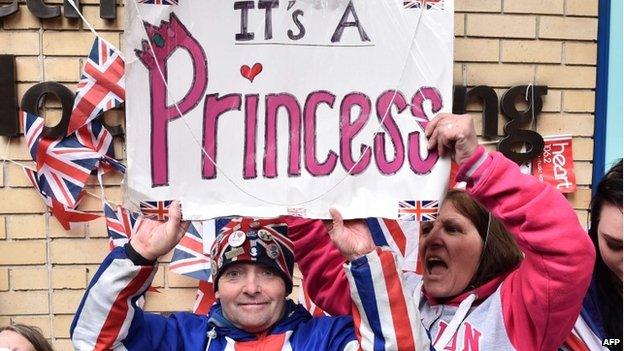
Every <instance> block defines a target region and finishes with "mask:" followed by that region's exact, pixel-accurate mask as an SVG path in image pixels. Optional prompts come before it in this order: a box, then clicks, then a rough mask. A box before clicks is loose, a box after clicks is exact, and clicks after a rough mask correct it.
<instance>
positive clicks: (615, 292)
mask: <svg viewBox="0 0 624 351" xmlns="http://www.w3.org/2000/svg"><path fill="white" fill-rule="evenodd" d="M604 205H611V206H615V207H617V208H619V209H620V211H621V210H622V160H621V159H620V161H619V162H618V163H617V164H615V166H613V167H612V168H611V169H610V170H609V171H608V172H607V174H605V176H604V177H603V178H602V180H601V181H600V183H598V188H597V189H596V193H595V194H594V197H593V198H592V201H591V205H590V210H591V215H590V227H589V236H590V237H591V240H592V241H593V242H594V247H595V248H596V252H600V248H599V246H598V224H599V223H600V214H601V212H602V208H603V206H604ZM594 284H596V286H595V287H596V293H597V297H598V304H599V307H600V314H601V316H602V323H603V327H604V331H605V333H606V335H605V337H606V338H608V339H612V338H617V339H620V340H622V282H621V281H620V279H619V278H618V277H617V276H616V275H615V273H613V272H612V271H611V270H610V269H609V267H607V265H606V264H605V263H604V261H603V260H602V257H601V255H596V264H595V266H594ZM618 348H619V349H620V350H621V349H622V345H621V344H620V345H619V346H618Z"/></svg>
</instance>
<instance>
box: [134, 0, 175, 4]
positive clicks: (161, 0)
mask: <svg viewBox="0 0 624 351" xmlns="http://www.w3.org/2000/svg"><path fill="white" fill-rule="evenodd" d="M138 3H139V4H151V5H177V4H178V0H139V1H138Z"/></svg>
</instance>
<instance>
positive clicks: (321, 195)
mask: <svg viewBox="0 0 624 351" xmlns="http://www.w3.org/2000/svg"><path fill="white" fill-rule="evenodd" d="M418 1H420V3H421V12H420V14H419V16H418V21H417V23H416V29H415V30H414V35H413V37H412V40H411V42H410V46H409V48H408V50H407V54H408V57H409V55H410V54H411V51H412V48H413V45H414V42H415V41H416V37H417V34H418V29H419V28H420V22H421V19H422V15H423V13H424V12H425V5H426V1H425V0H418ZM132 3H133V5H134V8H135V9H136V12H137V16H136V17H137V19H138V20H139V21H140V22H141V23H142V22H144V20H143V16H142V14H141V10H140V9H139V6H138V3H137V1H136V0H133V1H132ZM408 5H409V4H408ZM408 5H405V6H408ZM404 8H405V7H404ZM142 28H143V30H144V32H145V34H146V35H147V37H148V38H147V40H146V41H147V43H148V45H149V48H150V53H151V54H152V57H153V58H154V62H155V63H156V68H157V69H158V73H159V75H160V78H161V79H162V81H163V84H164V85H165V91H166V92H167V95H171V93H170V89H169V84H168V82H167V79H166V78H165V76H164V74H163V71H162V69H161V67H160V64H159V62H158V59H157V58H156V54H155V52H154V47H153V46H152V42H151V38H149V34H148V33H147V31H146V30H145V26H142ZM407 62H408V59H407V58H406V59H405V60H404V65H403V68H402V70H401V75H400V77H399V81H398V82H397V88H396V89H394V95H393V97H392V101H394V99H395V97H396V95H397V91H398V85H399V84H400V82H401V81H402V80H403V77H404V75H405V70H406V68H407ZM417 68H418V69H419V70H420V67H417ZM422 73H424V72H422V71H421V74H422ZM423 76H424V74H423ZM420 94H422V92H420ZM423 97H424V96H423ZM173 105H174V107H175V109H176V111H177V112H178V114H179V115H180V116H182V115H183V114H182V111H181V110H180V107H179V106H178V103H177V102H176V101H174V102H173ZM391 106H392V104H389V105H388V108H387V110H386V112H385V113H384V117H383V118H382V120H381V122H380V123H379V128H378V131H379V130H381V126H382V125H383V121H384V120H385V118H386V117H387V116H388V115H389V111H390V109H391ZM409 106H411V105H409ZM181 119H182V121H183V123H184V125H185V126H186V128H187V130H188V132H189V134H190V135H191V137H192V139H193V141H194V142H195V143H196V144H197V146H199V147H200V149H201V151H202V153H203V155H204V156H205V157H206V158H207V159H208V160H209V161H210V163H211V164H212V165H213V166H215V168H216V169H217V170H218V171H219V173H220V174H222V175H223V176H224V177H225V178H226V179H227V181H228V182H230V183H231V184H232V185H233V186H234V187H236V188H237V189H238V190H239V191H241V192H242V193H244V194H246V195H247V196H249V197H251V198H253V199H256V200H258V201H260V202H262V203H265V204H269V205H276V206H286V207H291V206H298V205H304V204H307V203H310V202H314V201H316V200H318V199H320V198H322V197H323V196H325V195H327V194H329V193H330V192H331V191H332V190H333V189H335V188H336V187H338V186H339V185H340V184H341V183H342V182H344V181H345V180H346V179H347V178H348V176H349V175H351V174H352V172H353V170H354V169H355V167H357V166H358V164H359V162H360V161H361V160H362V158H363V157H364V155H365V154H366V151H368V150H370V149H371V146H370V145H367V146H366V150H365V151H364V152H362V154H361V155H360V158H359V159H358V160H357V161H356V162H355V163H354V165H353V166H352V167H351V168H350V169H349V170H348V171H347V174H345V176H344V177H343V178H341V179H340V180H339V181H338V182H337V183H336V184H334V185H333V186H331V187H329V188H328V189H327V190H326V191H325V192H323V193H321V194H320V195H317V196H315V197H312V198H310V199H308V200H305V201H301V202H297V203H281V202H274V201H268V200H265V199H263V198H260V197H258V196H256V195H254V194H251V193H249V192H247V191H246V190H245V189H243V188H242V187H241V186H240V185H238V184H237V183H236V182H235V181H234V180H233V179H232V178H231V177H230V176H229V175H228V174H227V173H226V172H225V171H223V170H222V169H221V167H219V166H218V165H217V163H216V162H215V161H214V160H213V159H212V157H210V155H208V153H207V152H206V150H205V149H204V147H203V146H202V144H201V143H200V141H199V139H198V138H197V137H196V136H195V134H194V133H193V129H192V128H191V126H190V125H189V124H188V123H187V121H186V119H184V118H181ZM375 134H376V133H374V134H373V135H375Z"/></svg>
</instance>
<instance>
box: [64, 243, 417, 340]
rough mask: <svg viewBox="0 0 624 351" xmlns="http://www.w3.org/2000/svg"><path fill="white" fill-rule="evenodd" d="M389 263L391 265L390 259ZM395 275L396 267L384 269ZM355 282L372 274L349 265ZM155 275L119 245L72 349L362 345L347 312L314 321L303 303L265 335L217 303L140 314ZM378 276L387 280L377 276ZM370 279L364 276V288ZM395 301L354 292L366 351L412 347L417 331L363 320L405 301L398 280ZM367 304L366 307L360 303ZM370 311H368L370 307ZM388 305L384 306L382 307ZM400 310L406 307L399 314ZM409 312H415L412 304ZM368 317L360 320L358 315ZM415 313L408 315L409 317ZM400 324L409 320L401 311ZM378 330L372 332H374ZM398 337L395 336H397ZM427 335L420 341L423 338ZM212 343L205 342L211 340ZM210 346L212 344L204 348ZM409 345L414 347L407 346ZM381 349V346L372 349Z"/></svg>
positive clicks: (92, 290)
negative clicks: (237, 322)
mask: <svg viewBox="0 0 624 351" xmlns="http://www.w3.org/2000/svg"><path fill="white" fill-rule="evenodd" d="M390 263H392V264H393V262H391V261H390ZM387 271H388V272H389V273H390V274H394V275H396V269H394V270H390V269H388V270H387ZM346 272H347V275H348V276H349V279H350V280H351V281H352V284H353V286H354V287H358V286H359V285H360V284H362V282H360V280H362V279H363V280H367V279H370V274H369V273H368V272H367V271H366V270H365V269H362V267H361V266H357V265H353V267H351V266H348V267H347V268H346ZM155 273H156V267H155V266H137V265H135V264H134V263H133V262H132V261H131V260H130V259H128V257H127V256H126V253H125V250H124V249H123V248H121V247H120V248H116V249H115V250H113V251H112V252H111V253H110V254H109V255H108V256H107V257H106V259H105V260H104V262H103V263H102V265H101V266H100V269H99V270H98V271H97V273H96V275H95V276H94V278H93V280H92V281H91V283H90V285H89V288H88V289H87V292H86V293H85V296H84V297H83V299H82V301H81V303H80V305H79V308H78V311H77V313H76V316H75V317H74V321H73V323H72V325H71V331H70V333H71V338H72V342H73V344H74V348H75V349H76V350H109V349H112V350H137V351H138V350H140V351H149V350H187V351H192V350H197V351H201V350H212V351H214V350H232V351H244V350H265V351H278V350H312V351H322V350H341V351H342V350H344V351H351V350H360V346H359V343H358V341H357V339H356V334H355V330H354V324H353V320H352V318H351V317H315V318H313V317H312V316H311V315H310V314H309V313H308V312H307V311H306V310H305V309H304V308H303V306H301V305H297V304H295V303H293V302H292V301H290V300H288V301H287V304H286V313H285V314H284V315H285V317H284V318H283V319H282V320H280V321H279V322H278V323H277V324H276V325H275V326H273V327H272V328H271V329H270V330H269V331H268V332H266V333H265V334H263V335H255V334H250V333H247V332H245V331H243V330H240V329H238V328H236V327H234V326H233V325H232V324H231V323H230V322H229V321H228V320H227V319H225V318H224V316H223V314H222V311H221V306H220V304H218V303H217V304H215V305H213V307H212V308H211V310H210V313H209V314H208V316H198V315H195V314H191V313H175V314H172V315H171V316H169V317H164V316H161V315H158V314H153V313H147V312H144V311H143V310H142V309H141V308H139V307H138V305H137V301H139V300H140V299H141V297H142V296H143V294H144V293H145V291H146V290H147V288H148V287H149V286H150V283H151V282H152V279H153V277H154V275H155ZM378 279H382V280H383V279H384V277H383V276H380V277H379V278H378ZM367 283H368V282H367V281H365V282H364V284H365V285H366V284H367ZM388 288H389V289H391V290H392V291H394V296H397V301H392V303H391V302H390V301H387V303H386V304H385V305H383V306H381V307H380V308H378V307H377V306H378V305H377V304H371V303H369V301H368V296H367V293H364V295H363V297H362V298H359V297H358V289H357V288H356V289H355V293H354V295H353V296H354V301H360V302H361V303H359V304H357V303H356V304H354V308H355V310H354V312H353V314H354V315H355V316H357V317H356V323H357V326H358V328H359V330H358V332H359V333H358V334H359V335H362V338H363V343H362V348H361V349H363V350H373V348H372V344H371V342H370V341H371V340H374V339H376V338H377V339H379V338H384V339H386V340H388V344H387V345H388V347H387V348H385V350H396V349H397V348H396V345H399V343H400V345H416V343H417V340H416V337H417V336H418V335H417V333H413V332H412V331H411V329H408V330H407V331H406V332H405V331H404V332H402V333H394V332H393V328H394V326H393V325H379V324H374V323H370V322H368V318H366V316H368V315H371V314H374V315H378V314H381V315H385V314H387V313H391V310H392V309H393V307H392V305H393V304H394V303H397V304H399V305H401V306H409V305H411V302H409V301H407V300H405V298H404V296H405V294H404V293H403V291H402V289H403V285H402V284H401V282H400V280H396V281H395V284H391V285H389V286H388ZM364 306H366V308H365V307H364ZM367 308H372V310H373V311H372V312H371V311H368V310H367ZM386 310H387V311H386ZM402 313H403V311H402ZM410 313H412V314H414V313H417V312H415V311H414V310H413V309H412V310H411V311H410ZM360 315H363V316H365V317H364V318H361V317H359V316H360ZM415 318H417V317H416V316H414V315H412V319H415ZM404 320H405V321H408V320H409V319H408V318H407V316H405V319H404ZM375 335H377V336H375ZM399 339H400V340H399ZM426 339H427V338H426V337H424V338H423V340H424V341H426ZM209 343H210V344H209ZM208 345H209V346H208ZM410 347H411V349H414V346H410ZM375 350H378V348H375Z"/></svg>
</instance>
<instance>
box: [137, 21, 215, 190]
mask: <svg viewBox="0 0 624 351" xmlns="http://www.w3.org/2000/svg"><path fill="white" fill-rule="evenodd" d="M143 24H144V26H145V30H146V31H147V36H148V38H149V40H150V41H151V47H150V44H149V43H148V42H147V41H143V50H142V51H137V56H138V57H139V59H140V60H141V62H142V63H143V65H145V67H147V69H148V70H149V79H150V86H151V87H150V92H151V99H150V103H151V110H152V113H151V116H152V126H151V127H152V128H151V131H152V135H151V145H152V149H151V151H152V152H151V158H152V186H162V185H167V184H168V182H169V167H168V159H169V158H168V150H167V140H168V139H167V125H168V123H169V122H170V121H173V120H175V119H177V118H180V117H182V116H183V115H184V114H186V113H187V112H188V111H189V110H191V109H193V108H194V107H195V106H197V104H199V102H200V100H201V98H202V96H203V94H204V91H205V90H206V86H207V85H208V64H207V62H206V54H205V53H204V50H203V49H202V47H201V45H200V44H199V42H198V41H197V40H195V38H193V36H192V35H191V34H190V33H189V32H188V30H187V29H186V27H185V26H184V25H183V24H182V23H181V22H180V21H179V20H178V18H177V17H176V15H175V14H173V13H172V14H171V15H170V18H169V22H162V24H161V26H160V27H156V26H152V25H151V24H149V23H147V22H144V23H143ZM152 48H153V51H152ZM178 48H180V49H184V50H186V51H188V53H189V54H190V56H191V64H192V65H193V72H194V73H193V82H192V84H191V88H190V89H189V91H188V92H187V94H186V96H184V97H183V98H182V100H180V101H178V102H176V103H174V104H171V105H168V104H167V83H166V82H165V81H163V78H162V77H161V72H162V75H163V76H164V78H165V79H167V62H168V60H169V57H170V56H171V54H173V52H175V51H176V50H177V49H178ZM152 52H153V53H152ZM176 105H177V107H176ZM178 108H179V109H178Z"/></svg>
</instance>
